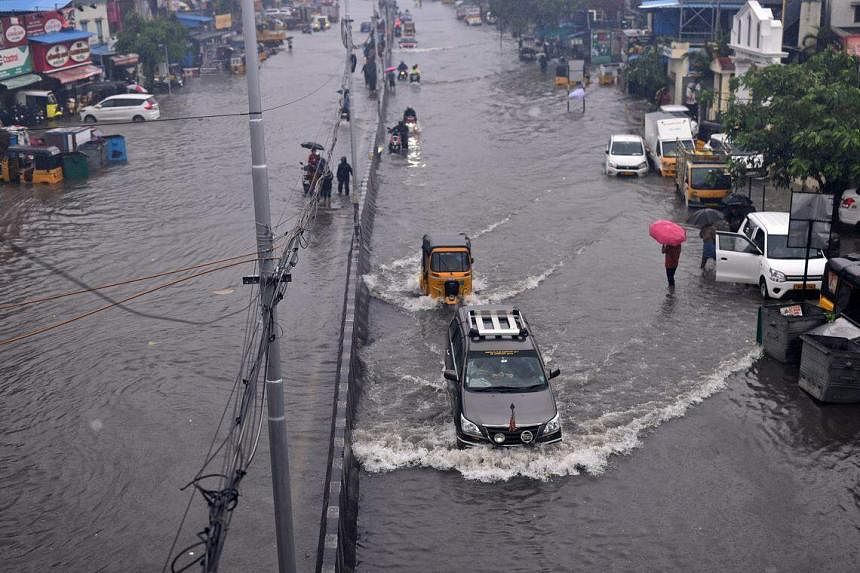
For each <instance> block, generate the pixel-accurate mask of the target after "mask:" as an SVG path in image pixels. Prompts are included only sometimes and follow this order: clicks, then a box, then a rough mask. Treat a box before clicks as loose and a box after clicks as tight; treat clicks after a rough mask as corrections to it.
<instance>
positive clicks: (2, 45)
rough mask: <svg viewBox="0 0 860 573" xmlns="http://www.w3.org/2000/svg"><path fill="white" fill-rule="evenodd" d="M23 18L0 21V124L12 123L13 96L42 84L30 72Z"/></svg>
mask: <svg viewBox="0 0 860 573" xmlns="http://www.w3.org/2000/svg"><path fill="white" fill-rule="evenodd" d="M24 24H25V22H24V20H23V18H18V17H13V16H5V17H3V18H0V122H3V123H4V124H6V123H13V121H14V120H13V117H12V111H13V108H14V107H15V105H16V103H17V101H16V92H17V91H18V90H20V89H22V88H26V87H28V86H32V85H34V84H37V83H39V82H40V81H42V78H41V77H39V76H38V75H36V74H34V73H32V72H33V58H32V57H31V55H30V47H29V46H28V45H27V28H26V27H25V25H24Z"/></svg>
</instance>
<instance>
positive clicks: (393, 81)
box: [386, 70, 397, 91]
mask: <svg viewBox="0 0 860 573" xmlns="http://www.w3.org/2000/svg"><path fill="white" fill-rule="evenodd" d="M386 77H387V78H388V87H389V88H391V90H392V91H394V90H395V89H396V88H397V76H395V75H394V70H391V71H390V72H388V73H386Z"/></svg>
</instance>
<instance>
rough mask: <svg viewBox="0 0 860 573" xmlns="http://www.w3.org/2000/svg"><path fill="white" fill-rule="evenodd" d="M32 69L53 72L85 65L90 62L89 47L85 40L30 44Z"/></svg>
mask: <svg viewBox="0 0 860 573" xmlns="http://www.w3.org/2000/svg"><path fill="white" fill-rule="evenodd" d="M32 52H33V67H34V68H35V69H36V71H37V72H53V71H56V70H62V69H65V68H70V67H73V66H79V65H81V64H85V63H87V62H89V61H90V60H91V53H90V45H89V43H88V42H87V41H86V40H77V41H73V42H58V43H56V44H37V43H34V44H32Z"/></svg>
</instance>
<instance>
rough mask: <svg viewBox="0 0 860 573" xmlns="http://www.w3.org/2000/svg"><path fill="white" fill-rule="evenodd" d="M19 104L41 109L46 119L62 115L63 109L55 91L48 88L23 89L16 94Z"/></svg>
mask: <svg viewBox="0 0 860 573" xmlns="http://www.w3.org/2000/svg"><path fill="white" fill-rule="evenodd" d="M15 98H16V101H17V102H18V105H20V106H23V107H28V108H30V109H32V110H34V111H35V110H40V111H41V112H42V113H44V114H45V119H54V118H55V117H62V115H63V111H62V110H61V109H60V104H59V103H57V96H55V95H54V92H52V91H47V90H22V91H19V92H18V93H17V94H15Z"/></svg>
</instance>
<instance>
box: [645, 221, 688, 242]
mask: <svg viewBox="0 0 860 573" xmlns="http://www.w3.org/2000/svg"><path fill="white" fill-rule="evenodd" d="M648 234H649V235H651V238H653V239H654V240H655V241H657V242H658V243H660V244H661V245H680V244H681V243H683V242H684V241H686V240H687V231H686V230H685V229H684V227H682V226H680V225H679V224H677V223H673V222H672V221H666V220H665V219H660V220H659V221H654V222H653V223H651V226H650V227H648Z"/></svg>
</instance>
